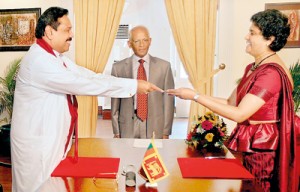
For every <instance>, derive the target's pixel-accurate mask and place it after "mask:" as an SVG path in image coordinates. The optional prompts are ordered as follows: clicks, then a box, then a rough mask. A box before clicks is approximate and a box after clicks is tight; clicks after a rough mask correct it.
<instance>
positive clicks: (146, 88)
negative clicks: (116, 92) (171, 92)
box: [137, 80, 164, 94]
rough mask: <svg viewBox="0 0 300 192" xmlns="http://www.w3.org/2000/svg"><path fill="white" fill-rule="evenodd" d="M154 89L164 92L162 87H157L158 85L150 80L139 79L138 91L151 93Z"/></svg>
mask: <svg viewBox="0 0 300 192" xmlns="http://www.w3.org/2000/svg"><path fill="white" fill-rule="evenodd" d="M152 91H159V92H162V93H163V92H164V91H163V90H162V89H161V88H159V87H157V86H156V85H154V84H152V83H150V82H148V81H144V80H138V87H137V93H140V94H142V93H144V94H145V93H146V94H147V93H150V92H152Z"/></svg>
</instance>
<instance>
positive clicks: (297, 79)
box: [289, 60, 300, 112]
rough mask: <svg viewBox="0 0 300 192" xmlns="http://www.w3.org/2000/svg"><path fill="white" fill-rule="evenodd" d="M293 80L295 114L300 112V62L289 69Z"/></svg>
mask: <svg viewBox="0 0 300 192" xmlns="http://www.w3.org/2000/svg"><path fill="white" fill-rule="evenodd" d="M289 70H290V72H291V75H292V78H293V80H294V90H293V100H294V103H295V105H294V107H295V108H294V109H295V112H297V111H298V110H299V107H300V62H299V60H298V61H297V62H296V63H295V64H293V65H291V66H290V68H289Z"/></svg>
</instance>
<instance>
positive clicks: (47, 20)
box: [35, 7, 69, 38]
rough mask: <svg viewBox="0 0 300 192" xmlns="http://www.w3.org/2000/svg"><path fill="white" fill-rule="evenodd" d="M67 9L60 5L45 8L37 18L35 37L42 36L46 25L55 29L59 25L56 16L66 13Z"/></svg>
mask: <svg viewBox="0 0 300 192" xmlns="http://www.w3.org/2000/svg"><path fill="white" fill-rule="evenodd" d="M68 12H69V11H68V10H67V9H63V8H60V7H50V8H49V9H47V10H46V11H45V12H44V13H43V14H42V15H41V16H40V18H39V20H38V22H37V25H36V29H35V37H36V38H42V37H43V36H44V33H45V28H46V26H47V25H50V26H51V27H52V28H53V29H55V30H57V27H58V26H59V24H60V23H59V22H58V21H57V20H58V18H61V17H63V16H64V15H68Z"/></svg>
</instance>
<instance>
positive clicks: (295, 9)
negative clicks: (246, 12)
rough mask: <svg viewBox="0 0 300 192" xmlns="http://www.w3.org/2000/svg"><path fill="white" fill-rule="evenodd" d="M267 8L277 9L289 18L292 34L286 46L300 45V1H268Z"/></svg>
mask: <svg viewBox="0 0 300 192" xmlns="http://www.w3.org/2000/svg"><path fill="white" fill-rule="evenodd" d="M265 9H277V10H279V11H280V12H282V13H283V14H285V15H286V16H287V17H288V18H289V23H290V26H291V34H290V36H289V38H288V41H287V43H286V45H285V48H299V47H300V3H296V2H294V3H292V2H291V3H266V4H265Z"/></svg>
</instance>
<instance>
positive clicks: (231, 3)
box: [215, 0, 300, 97]
mask: <svg viewBox="0 0 300 192" xmlns="http://www.w3.org/2000/svg"><path fill="white" fill-rule="evenodd" d="M282 2H299V1H296V0H272V1H267V0H220V7H219V10H220V12H219V13H220V16H219V19H220V20H219V32H218V36H219V37H218V38H219V47H218V50H217V52H218V55H219V57H218V63H225V64H226V69H225V70H224V71H221V72H219V74H218V75H217V77H216V81H215V82H216V84H215V95H216V96H220V97H228V96H229V95H230V93H231V91H232V90H233V89H234V88H235V86H236V83H235V82H236V80H237V79H238V78H240V77H241V76H242V74H243V70H244V68H245V66H246V65H247V64H249V63H251V62H253V58H252V56H250V55H248V54H247V53H246V52H245V48H246V40H245V39H244V37H245V36H246V34H247V33H248V31H249V27H250V17H251V16H252V15H253V14H254V13H256V12H258V11H261V10H264V7H265V3H282ZM278 54H279V55H280V56H281V58H282V59H283V61H284V62H285V63H286V65H288V66H289V65H291V64H293V63H295V62H296V61H297V60H299V59H300V48H285V49H282V50H281V51H280V52H279V53H278Z"/></svg>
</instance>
